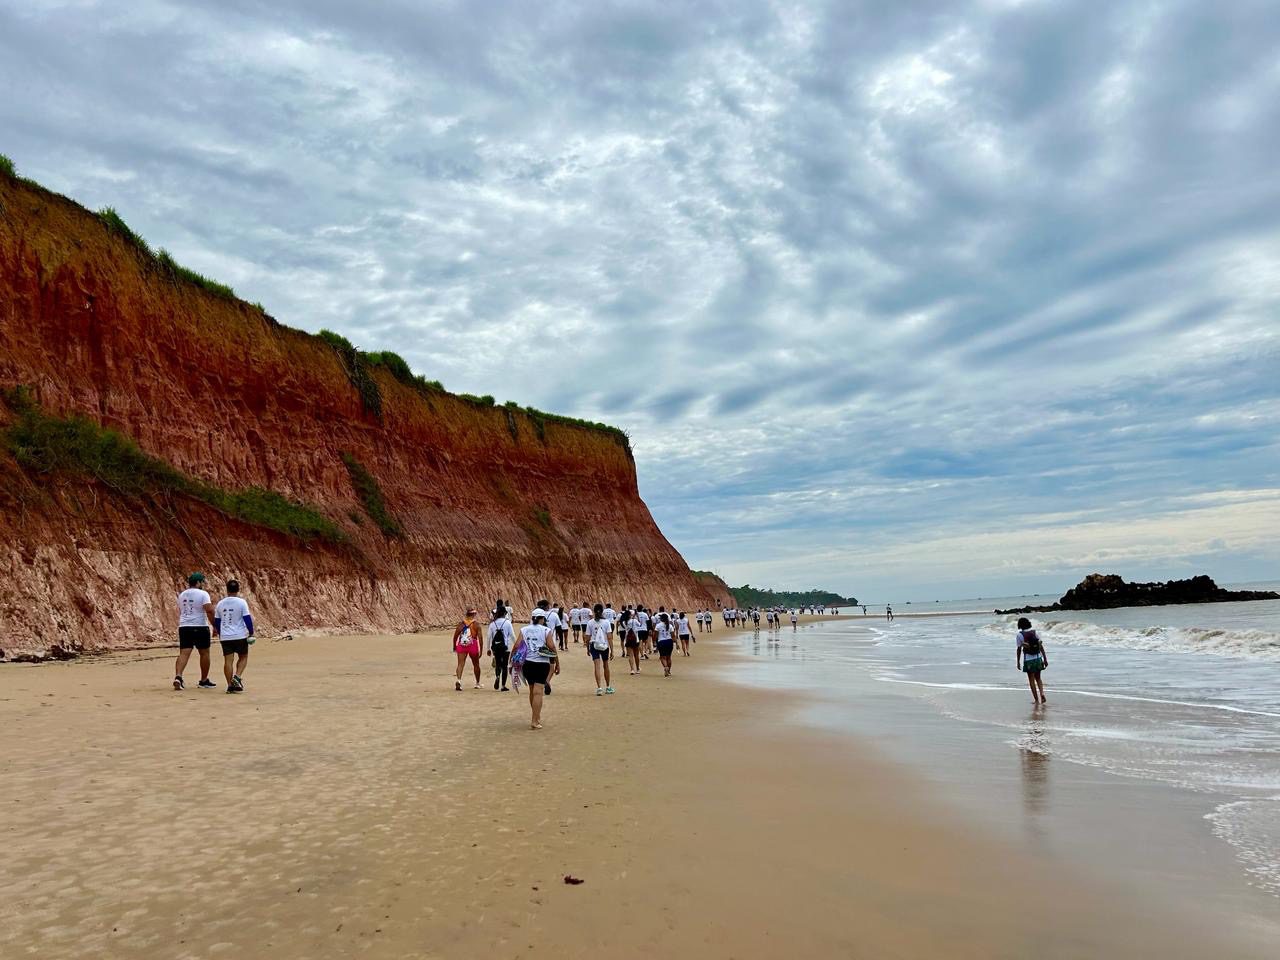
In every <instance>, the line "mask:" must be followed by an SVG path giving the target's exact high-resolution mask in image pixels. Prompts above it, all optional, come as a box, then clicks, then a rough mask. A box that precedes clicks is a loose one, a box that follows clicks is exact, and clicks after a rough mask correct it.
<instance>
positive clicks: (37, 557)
mask: <svg viewBox="0 0 1280 960" xmlns="http://www.w3.org/2000/svg"><path fill="white" fill-rule="evenodd" d="M372 376H373V377H374V378H375V380H376V383H377V387H378V390H379V392H380V394H381V398H382V413H381V417H378V416H375V415H374V414H373V413H371V412H370V411H369V410H368V409H367V408H366V404H364V403H362V401H361V397H360V395H359V393H358V392H357V390H356V388H355V387H353V385H352V382H351V379H350V378H349V377H348V374H347V372H346V371H345V369H344V366H343V362H342V360H341V359H340V357H339V355H338V354H337V353H336V352H335V351H334V350H333V349H332V348H331V347H330V346H328V345H327V344H325V343H324V342H322V341H320V340H318V339H317V338H315V337H312V336H309V335H307V334H304V333H300V332H298V331H295V330H291V329H288V328H285V327H282V326H280V325H279V324H277V323H275V322H274V321H272V320H271V319H270V318H269V317H267V316H266V315H265V314H263V313H262V312H261V311H260V310H258V309H257V308H254V307H251V306H249V305H247V304H244V303H242V302H240V301H234V300H228V299H224V298H220V297H217V296H215V295H213V294H211V293H209V292H207V291H205V290H203V289H201V288H200V287H198V286H196V285H194V284H191V283H187V282H183V281H178V282H175V281H174V280H173V279H172V278H171V277H169V276H166V275H164V274H163V273H162V272H161V271H159V270H157V269H156V268H155V266H154V262H153V261H152V260H151V259H150V258H148V257H146V256H145V255H143V254H141V253H140V252H139V251H138V250H136V249H135V248H134V247H133V246H132V245H130V244H129V243H128V242H127V241H125V240H122V239H121V238H120V237H118V236H117V235H115V234H113V233H110V232H109V231H108V230H107V228H106V227H105V226H104V225H103V223H102V222H101V221H100V220H99V219H98V218H97V217H95V216H93V215H92V214H90V213H88V212H87V211H85V210H83V209H82V208H80V207H78V206H77V205H75V204H73V203H71V202H70V201H67V200H65V199H64V198H60V197H57V196H56V195H53V194H50V193H47V192H45V191H42V190H39V189H37V188H33V187H31V186H28V185H25V184H23V183H21V182H19V181H16V180H13V179H11V178H7V177H5V176H3V175H0V387H5V388H10V387H13V386H15V385H28V386H29V387H30V388H31V392H32V394H33V395H34V397H35V399H36V400H37V401H38V403H39V405H40V408H41V410H43V411H48V412H49V413H51V414H57V415H62V416H66V415H72V414H79V415H83V416H85V417H88V418H90V419H91V420H93V421H95V422H97V423H99V424H102V425H104V426H107V427H110V428H113V429H116V430H118V431H119V432H120V433H122V434H124V435H125V436H127V437H130V438H132V439H133V440H135V441H136V442H137V443H138V445H139V446H140V447H141V448H142V449H143V450H144V451H145V452H146V453H148V454H150V455H152V456H155V457H157V458H159V459H161V460H163V461H165V462H166V463H169V464H172V465H173V466H174V467H176V468H178V469H180V470H181V471H183V472H184V473H186V474H188V475H190V476H192V477H194V478H198V479H200V480H203V481H207V482H209V483H213V484H217V485H218V486H220V487H223V488H227V489H243V488H247V487H251V486H259V487H263V488H266V489H268V490H273V491H277V492H279V493H281V494H283V495H285V496H288V497H291V498H296V499H298V500H301V501H305V502H307V503H309V504H312V505H314V506H315V507H317V508H318V509H319V510H320V511H321V512H322V513H323V514H324V515H325V516H327V517H328V518H330V519H331V520H333V521H334V523H336V524H338V526H339V527H340V528H341V529H342V531H343V533H344V534H345V536H346V537H347V538H348V539H347V542H346V543H343V544H327V543H323V542H318V541H313V542H311V543H305V542H302V541H300V540H298V539H295V538H293V537H291V536H288V535H285V534H281V533H275V532H273V531H270V530H266V529H263V528H262V527H259V526H254V525H250V524H247V523H244V522H240V521H237V520H233V519H230V518H229V517H227V516H225V515H224V514H223V513H220V512H218V511H216V510H214V509H212V508H210V507H207V506H204V505H202V504H200V503H198V502H195V501H193V500H191V499H190V498H183V497H155V496H126V495H121V494H118V493H116V492H113V491H112V490H110V489H108V488H107V487H106V486H104V485H103V484H101V483H98V482H94V481H90V480H86V479H85V478H84V477H78V476H67V475H62V474H40V473H37V472H35V471H32V470H31V469H29V468H24V467H23V466H21V465H20V464H19V463H18V462H17V461H16V460H15V459H14V457H13V456H12V455H11V453H10V451H9V450H8V449H7V448H5V449H0V538H2V540H3V542H2V543H0V649H3V650H4V651H5V652H6V654H9V655H12V654H14V653H22V652H44V651H47V650H49V649H50V648H51V647H54V646H55V645H56V646H59V647H61V648H64V649H68V650H75V651H80V650H98V649H104V648H111V647H122V646H138V645H146V644H160V643H169V642H172V641H171V639H170V638H171V637H172V636H173V629H174V623H175V613H174V611H173V604H174V594H175V592H176V591H177V590H178V589H180V588H181V587H182V585H183V583H182V578H183V577H184V576H185V574H186V573H187V572H189V571H190V570H193V569H199V570H203V571H204V572H205V573H206V574H207V575H208V576H209V578H210V581H211V584H212V585H213V586H214V587H221V585H222V582H223V581H224V580H225V579H226V578H227V577H229V576H233V575H234V576H238V577H239V578H240V580H241V582H242V584H244V587H245V594H246V595H247V597H248V599H249V601H250V603H251V604H252V606H253V608H254V612H255V615H256V616H257V618H258V619H259V620H260V621H261V622H262V624H263V626H264V628H265V629H266V630H267V631H271V632H282V631H289V630H294V629H299V628H328V629H334V630H350V631H372V630H379V631H403V630H412V629H415V628H420V627H422V626H426V625H438V624H443V623H449V622H453V621H455V620H456V618H457V617H458V615H459V613H460V612H461V611H462V610H463V609H464V608H465V607H466V606H467V605H468V604H474V605H477V606H479V607H481V608H482V609H484V608H486V607H487V605H488V604H489V603H490V602H491V601H492V599H493V598H494V597H495V596H502V597H506V598H510V599H512V600H514V601H515V606H516V610H517V613H518V614H519V615H520V616H523V615H525V614H526V613H527V610H528V609H529V607H530V606H531V605H532V603H533V602H534V601H535V600H536V599H538V598H539V597H541V596H547V597H549V598H551V599H553V600H557V599H558V600H563V601H565V602H566V603H571V602H575V601H577V600H581V599H584V598H590V599H599V600H612V601H613V602H615V603H619V602H623V601H634V600H642V601H643V600H652V601H653V602H654V603H658V602H663V603H672V602H674V603H677V604H680V605H684V606H688V607H697V606H701V605H706V604H708V603H710V602H712V601H711V597H710V596H709V594H708V592H707V591H706V590H705V589H704V588H703V587H702V586H701V585H700V584H699V583H698V582H697V580H696V579H695V578H694V576H693V575H692V574H691V572H690V571H689V569H688V567H687V566H686V565H685V563H684V561H683V560H682V559H681V557H680V555H679V554H678V553H677V552H676V551H675V550H674V549H673V548H672V547H671V545H670V544H669V543H668V542H667V541H666V540H665V539H664V537H663V536H662V534H661V532H660V531H659V530H658V528H657V526H656V525H655V524H654V522H653V519H652V517H651V516H650V514H649V511H648V508H647V507H646V506H645V505H644V503H643V501H642V500H641V499H640V496H639V491H638V490H637V485H636V474H635V469H634V464H633V463H632V461H631V458H630V453H629V450H628V449H627V448H626V446H625V444H623V443H621V442H619V439H618V438H617V437H616V436H614V435H611V434H609V433H606V432H603V431H599V430H593V429H589V428H585V427H579V426H575V425H569V424H563V423H557V422H554V421H542V420H540V419H535V418H532V417H530V416H529V415H527V414H526V413H524V412H522V411H508V410H506V409H504V408H502V407H496V408H484V407H480V406H477V405H475V404H472V403H468V402H466V401H464V400H462V399H460V398H457V397H454V396H452V395H449V394H445V393H424V392H423V391H420V390H415V389H413V388H411V387H410V386H406V385H405V384H403V383H401V382H399V381H398V380H396V379H395V378H394V377H392V376H391V375H390V374H389V373H388V372H387V371H386V370H385V369H382V368H376V369H374V370H373V372H372ZM13 416H14V415H13V413H12V412H9V411H7V410H0V421H2V422H0V427H3V426H4V425H5V424H6V423H9V422H11V421H12V419H13ZM344 453H347V454H350V455H351V456H353V457H355V458H356V459H357V460H358V461H359V462H360V463H361V464H363V465H364V467H366V468H367V469H368V471H369V472H370V473H371V474H372V475H373V476H374V478H376V480H377V482H378V484H379V485H380V486H381V489H382V492H383V494H384V496H385V499H386V502H387V505H388V507H389V509H390V510H391V512H392V513H393V514H394V515H395V517H396V519H397V520H398V521H399V523H400V524H401V526H402V527H403V531H404V533H403V536H402V537H395V536H388V535H387V534H385V533H384V532H383V531H382V530H380V529H379V528H378V527H377V525H376V524H374V523H372V522H370V521H369V519H368V518H367V517H363V516H362V508H361V501H360V498H359V497H358V496H357V493H356V491H355V489H354V488H353V484H352V480H351V477H350V476H349V474H348V470H347V468H346V467H345V466H344V464H343V460H342V454H344ZM211 592H215V593H216V592H217V591H211Z"/></svg>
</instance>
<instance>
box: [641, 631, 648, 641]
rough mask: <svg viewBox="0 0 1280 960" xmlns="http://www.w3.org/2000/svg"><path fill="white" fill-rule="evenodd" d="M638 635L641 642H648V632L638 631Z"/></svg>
mask: <svg viewBox="0 0 1280 960" xmlns="http://www.w3.org/2000/svg"><path fill="white" fill-rule="evenodd" d="M639 634H640V639H641V640H648V639H649V631H648V630H640V631H639Z"/></svg>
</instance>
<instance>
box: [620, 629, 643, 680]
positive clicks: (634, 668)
mask: <svg viewBox="0 0 1280 960" xmlns="http://www.w3.org/2000/svg"><path fill="white" fill-rule="evenodd" d="M618 629H619V630H620V631H621V633H622V646H623V649H625V650H626V651H627V663H628V665H629V666H630V667H631V675H632V676H633V677H634V676H635V675H636V674H638V673H639V672H640V636H641V630H640V618H639V617H633V616H630V615H627V617H626V619H625V620H623V621H622V626H621V627H619V628H618ZM644 636H645V637H648V636H649V631H648V630H645V631H644Z"/></svg>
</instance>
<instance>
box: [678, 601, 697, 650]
mask: <svg viewBox="0 0 1280 960" xmlns="http://www.w3.org/2000/svg"><path fill="white" fill-rule="evenodd" d="M676 634H677V635H678V636H679V638H680V652H681V653H683V654H684V655H685V656H686V657H687V656H688V655H689V641H690V640H691V639H692V638H693V634H692V632H691V631H690V630H689V615H688V614H687V613H685V612H684V611H683V610H682V611H681V612H680V618H679V619H678V620H676Z"/></svg>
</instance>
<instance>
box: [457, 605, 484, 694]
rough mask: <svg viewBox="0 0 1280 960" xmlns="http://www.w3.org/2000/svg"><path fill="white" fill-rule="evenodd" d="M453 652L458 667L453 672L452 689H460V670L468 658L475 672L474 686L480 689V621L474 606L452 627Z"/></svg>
mask: <svg viewBox="0 0 1280 960" xmlns="http://www.w3.org/2000/svg"><path fill="white" fill-rule="evenodd" d="M453 652H454V653H456V654H457V655H458V669H457V672H455V673H454V679H453V689H455V690H461V689H462V671H463V669H464V668H465V667H466V665H467V660H468V659H470V661H471V666H472V667H473V668H474V669H475V672H476V686H475V688H476V689H477V690H479V689H480V621H479V620H477V619H476V608H475V607H468V608H467V615H466V616H465V617H463V618H462V622H461V623H459V624H458V625H457V626H456V627H454V628H453Z"/></svg>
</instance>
